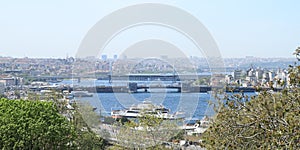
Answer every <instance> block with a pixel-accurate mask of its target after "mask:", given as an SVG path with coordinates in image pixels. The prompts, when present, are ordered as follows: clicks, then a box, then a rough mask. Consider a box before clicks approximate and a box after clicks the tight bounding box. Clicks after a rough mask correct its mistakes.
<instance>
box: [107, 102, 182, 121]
mask: <svg viewBox="0 0 300 150" xmlns="http://www.w3.org/2000/svg"><path fill="white" fill-rule="evenodd" d="M179 114H180V113H174V114H171V111H170V109H168V108H166V107H164V106H163V105H155V104H153V103H151V101H147V100H146V101H143V102H142V103H140V104H137V105H132V106H131V107H129V108H128V109H123V110H112V111H111V116H112V118H137V117H142V116H143V115H154V116H156V117H158V118H163V119H180V118H183V117H180V116H179Z"/></svg>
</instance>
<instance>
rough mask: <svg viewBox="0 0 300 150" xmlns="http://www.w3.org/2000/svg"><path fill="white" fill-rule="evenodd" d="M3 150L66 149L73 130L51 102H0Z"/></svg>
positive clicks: (73, 136) (0, 127)
mask: <svg viewBox="0 0 300 150" xmlns="http://www.w3.org/2000/svg"><path fill="white" fill-rule="evenodd" d="M0 110H1V111H0V137H1V139H0V147H1V148H2V149H67V148H71V147H72V144H73V143H72V142H73V141H74V139H75V135H76V134H75V129H74V127H73V126H72V125H71V124H70V122H69V121H67V119H66V118H65V117H63V116H61V115H60V114H59V113H58V111H57V109H56V107H54V105H53V103H52V102H41V101H25V100H7V99H4V98H2V99H1V100H0Z"/></svg>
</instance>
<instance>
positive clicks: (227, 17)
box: [0, 0, 300, 58]
mask: <svg viewBox="0 0 300 150" xmlns="http://www.w3.org/2000/svg"><path fill="white" fill-rule="evenodd" d="M143 2H151V3H152V2H153V3H162V4H167V5H171V6H175V7H178V8H180V9H183V10H185V11H187V12H189V13H190V14H191V15H193V16H195V17H196V18H197V19H199V21H201V22H202V23H203V25H204V26H205V27H206V28H207V29H208V31H209V32H210V33H211V35H212V36H213V37H214V39H215V41H216V42H217V44H218V46H219V50H220V53H221V54H222V57H224V58H229V57H232V58H243V57H246V56H254V57H262V58H266V57H293V56H292V53H293V52H294V50H295V49H296V47H298V46H299V45H300V40H299V39H300V29H299V26H300V21H299V20H298V19H297V18H299V17H300V13H298V11H297V6H299V2H298V1H289V2H290V3H287V2H280V1H264V2H261V1H251V2H240V1H226V2H216V1H213V2H204V1H193V2H190V3H186V2H183V1H164V2H160V1H158V0H152V1H142V2H140V1H113V2H104V1H91V2H90V3H86V2H79V1H74V2H73V1H63V2H60V1H51V2H43V3H42V2H34V1H33V0H32V1H26V2H22V1H20V2H18V3H14V2H0V4H1V5H0V7H1V9H0V13H2V14H6V15H2V16H1V17H0V19H1V20H2V23H1V25H0V27H1V28H0V32H1V35H0V40H1V41H2V42H1V45H0V56H11V57H31V58H32V57H33V58H38V57H42V58H65V57H66V56H75V55H76V52H77V49H78V46H79V45H80V42H81V40H82V39H83V37H84V36H85V34H86V33H87V32H88V31H89V29H90V28H91V27H92V26H93V25H94V24H95V23H97V22H98V21H99V20H100V19H102V18H103V17H104V16H106V15H108V14H110V13H111V12H113V11H115V10H118V9H120V8H123V7H126V6H130V5H134V4H140V3H143ZM146 29H147V31H146V32H143V35H141V29H133V30H130V31H127V32H125V33H124V34H123V35H120V36H119V37H116V39H115V40H114V41H112V44H111V45H108V47H107V49H108V52H106V53H105V54H106V55H108V56H109V57H112V56H113V55H115V54H117V55H118V56H121V54H120V52H119V51H116V49H118V50H123V49H124V48H127V47H129V46H130V45H133V44H135V43H136V41H134V40H133V39H136V38H142V39H147V37H148V35H150V33H153V34H152V35H151V36H150V38H151V39H153V38H156V39H161V40H165V41H168V40H169V41H170V42H171V43H186V42H182V41H184V40H185V39H184V38H183V37H182V36H181V35H178V33H176V32H173V31H169V30H165V29H164V30H163V32H164V33H165V35H159V34H158V33H157V31H158V30H161V28H155V27H154V28H153V27H146ZM148 29H149V30H148ZM143 30H145V28H143ZM132 35H135V36H132ZM124 37H127V38H124ZM128 37H129V38H128ZM180 46H181V47H180ZM180 46H179V49H181V50H182V51H183V52H185V51H188V50H187V49H194V47H193V45H192V44H190V43H187V44H186V45H185V44H181V45H180ZM182 47H184V48H182ZM100 55H101V54H100ZM196 56H199V55H196ZM99 58H100V57H99Z"/></svg>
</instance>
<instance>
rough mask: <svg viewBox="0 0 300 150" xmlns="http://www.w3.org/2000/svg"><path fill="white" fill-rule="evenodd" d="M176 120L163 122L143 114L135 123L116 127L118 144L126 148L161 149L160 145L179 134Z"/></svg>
mask: <svg viewBox="0 0 300 150" xmlns="http://www.w3.org/2000/svg"><path fill="white" fill-rule="evenodd" d="M176 121H177V120H163V119H162V118H158V117H156V116H154V115H147V114H144V115H142V116H141V117H139V118H138V119H137V120H136V122H134V121H129V122H126V123H125V124H124V125H121V126H119V125H117V126H118V128H119V131H118V133H117V139H118V143H119V144H120V145H121V146H124V147H127V148H142V149H145V148H150V147H151V148H153V149H161V147H160V145H161V144H162V143H164V142H166V141H169V140H171V138H172V137H175V136H176V135H177V134H178V133H179V129H178V126H177V122H176Z"/></svg>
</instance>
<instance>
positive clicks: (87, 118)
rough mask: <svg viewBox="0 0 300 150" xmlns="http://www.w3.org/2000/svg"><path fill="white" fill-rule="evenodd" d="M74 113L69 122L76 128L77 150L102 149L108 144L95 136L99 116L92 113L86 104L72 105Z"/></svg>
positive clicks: (98, 136)
mask: <svg viewBox="0 0 300 150" xmlns="http://www.w3.org/2000/svg"><path fill="white" fill-rule="evenodd" d="M73 107H74V112H73V118H72V120H71V122H72V124H73V125H74V126H75V128H76V134H77V138H76V144H77V147H78V148H79V149H88V150H93V149H104V148H105V147H106V146H107V145H108V143H107V142H106V141H105V140H104V139H103V138H102V137H100V135H97V134H96V133H97V132H96V130H95V129H97V127H99V124H100V116H99V115H98V114H97V113H96V112H94V110H93V108H92V107H91V106H90V105H89V104H87V103H75V104H73Z"/></svg>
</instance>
